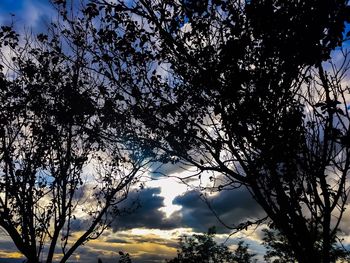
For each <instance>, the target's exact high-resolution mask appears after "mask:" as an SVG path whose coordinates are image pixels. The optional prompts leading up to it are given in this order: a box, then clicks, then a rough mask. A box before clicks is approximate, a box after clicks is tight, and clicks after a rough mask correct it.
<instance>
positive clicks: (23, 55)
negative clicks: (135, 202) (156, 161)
mask: <svg viewBox="0 0 350 263" xmlns="http://www.w3.org/2000/svg"><path fill="white" fill-rule="evenodd" d="M53 30H54V28H53ZM18 37H19V36H18V34H16V33H15V32H14V31H13V30H12V28H11V27H7V26H3V27H1V31H0V38H1V40H0V45H1V48H2V49H1V50H2V52H1V54H0V60H1V69H2V72H1V73H0V85H1V92H0V227H1V228H3V229H4V230H5V231H6V233H7V234H8V235H9V236H10V237H11V238H12V240H13V242H14V244H15V246H16V247H17V248H18V250H19V251H20V252H21V253H22V254H23V255H24V256H25V257H26V258H27V262H30V263H38V262H39V261H41V260H43V259H45V262H48V263H49V262H52V261H53V258H54V256H55V261H56V262H58V261H59V262H66V261H67V260H68V258H69V257H70V256H71V255H72V254H73V252H74V251H75V250H76V249H77V248H78V247H79V246H80V245H82V244H85V243H86V242H88V241H89V240H92V239H96V238H98V237H99V236H100V235H101V234H102V232H103V231H104V230H105V229H106V228H107V227H108V226H109V224H110V222H111V220H112V218H114V217H115V216H116V215H119V214H120V213H121V212H122V211H121V210H120V209H118V204H120V203H121V202H122V201H123V200H124V199H126V198H127V195H128V192H129V189H130V187H131V186H132V185H133V184H135V183H136V182H137V181H138V174H139V172H140V169H141V168H142V166H143V164H144V159H143V157H144V155H143V154H142V150H141V149H140V148H137V146H135V145H134V144H133V143H132V142H129V141H128V132H127V127H128V121H127V120H126V119H125V118H126V115H125V114H124V115H123V114H122V112H120V114H118V113H117V111H116V109H117V108H118V107H119V106H118V103H117V102H116V101H114V100H113V98H110V97H109V94H108V92H107V91H106V92H102V91H103V90H104V88H105V87H104V85H103V82H101V81H99V79H98V78H95V77H94V76H93V73H91V72H90V71H88V70H86V67H87V66H88V64H87V61H86V60H85V50H84V47H82V46H80V45H79V43H76V44H75V45H71V46H70V47H67V46H66V47H65V45H66V43H64V42H62V41H61V38H60V36H59V35H57V34H56V33H55V32H52V34H51V36H48V35H43V34H40V35H38V36H37V37H25V36H23V37H22V41H23V42H24V44H23V45H20V44H19V43H18ZM66 52H67V53H66ZM110 103H112V104H113V111H111V110H110V107H111V105H109V104H110ZM110 130H113V133H114V134H115V137H114V138H113V139H112V140H110V139H108V138H106V137H105V133H107V132H109V131H110ZM60 255H62V256H60Z"/></svg>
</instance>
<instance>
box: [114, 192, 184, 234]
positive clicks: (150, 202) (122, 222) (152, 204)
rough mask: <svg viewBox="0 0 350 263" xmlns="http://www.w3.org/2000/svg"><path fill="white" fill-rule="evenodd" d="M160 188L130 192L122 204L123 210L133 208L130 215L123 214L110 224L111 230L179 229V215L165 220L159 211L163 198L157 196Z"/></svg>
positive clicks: (164, 216) (163, 214) (162, 213)
mask: <svg viewBox="0 0 350 263" xmlns="http://www.w3.org/2000/svg"><path fill="white" fill-rule="evenodd" d="M159 194H160V188H146V189H144V190H142V191H140V192H131V193H130V194H129V196H128V200H127V201H126V202H125V203H124V204H123V206H124V207H125V208H128V207H132V206H135V204H133V203H137V205H138V208H136V209H132V212H131V213H128V214H125V213H124V214H123V215H122V216H120V217H118V218H116V219H115V220H114V221H113V223H112V229H113V230H114V231H117V230H125V229H132V228H156V229H163V230H165V229H174V228H177V227H180V225H179V221H180V220H179V219H180V218H179V215H178V214H176V213H175V214H173V215H172V216H171V217H169V218H167V217H166V214H165V213H164V212H163V211H160V210H159V209H160V208H162V207H164V198H163V197H162V196H159Z"/></svg>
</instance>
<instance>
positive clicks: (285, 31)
mask: <svg viewBox="0 0 350 263" xmlns="http://www.w3.org/2000/svg"><path fill="white" fill-rule="evenodd" d="M196 3H199V2H198V1H197V2H196V1H154V0H135V1H131V2H125V1H114V2H111V3H110V2H108V1H104V0H95V1H91V2H90V3H89V4H88V5H87V7H86V9H85V14H88V15H87V17H85V18H83V20H84V21H85V22H86V23H85V24H88V25H89V27H88V28H87V30H88V32H90V35H91V37H92V39H94V40H93V43H88V46H89V48H88V49H89V50H90V51H91V54H92V57H93V58H94V61H96V64H98V65H97V66H99V71H100V73H101V74H102V75H104V76H105V77H106V78H108V79H109V81H110V85H112V86H113V87H114V89H115V92H116V93H119V94H123V95H125V96H127V97H128V98H129V100H128V102H129V106H130V107H131V109H132V112H133V116H134V117H135V118H136V119H138V120H139V122H140V125H139V128H138V129H136V130H135V132H136V133H138V136H139V138H141V139H140V141H142V142H143V143H148V145H149V146H148V147H149V148H150V149H158V151H159V152H160V154H159V156H158V157H159V158H158V160H159V161H163V162H182V163H183V165H191V166H194V167H197V169H198V174H199V173H200V176H204V175H205V174H208V173H212V174H211V175H210V176H211V178H212V181H213V183H214V184H213V187H212V189H217V190H218V191H220V190H222V189H224V188H229V189H234V188H237V187H240V186H244V187H246V188H247V190H248V191H250V192H251V194H252V196H253V197H254V198H255V199H256V201H257V202H258V203H259V204H260V205H261V207H262V208H263V209H264V210H265V212H266V214H267V215H268V217H269V218H270V219H271V220H272V221H273V223H274V224H275V226H276V228H277V229H278V230H279V231H280V232H281V233H282V235H284V236H285V237H286V238H287V240H288V242H289V244H290V246H291V248H292V250H293V251H294V253H295V256H296V257H297V260H298V261H299V262H305V263H306V262H324V263H328V262H330V260H331V255H330V254H331V247H332V245H333V244H334V243H335V242H336V234H337V230H338V228H339V224H340V222H341V218H342V215H343V213H344V210H345V205H346V200H347V198H348V187H347V180H346V178H347V175H348V170H349V163H350V162H349V144H348V142H347V141H348V139H347V138H348V134H349V127H348V123H349V114H348V112H347V110H346V109H347V101H346V96H345V94H346V92H348V91H347V88H346V86H344V85H343V83H342V80H343V79H344V77H345V76H346V74H347V69H348V67H347V65H348V62H347V61H348V60H347V55H345V56H344V63H343V65H342V67H340V68H339V67H338V65H336V64H331V66H330V67H328V68H326V63H325V61H327V60H330V59H331V51H332V50H334V49H335V48H336V47H337V46H340V45H341V44H342V41H343V40H344V37H343V31H344V28H345V25H344V23H345V22H347V21H349V7H348V1H346V0H343V1H335V0H327V1H322V2H320V1H316V0H312V1H310V0H308V1H282V0H281V1H279V0H274V1H267V0H265V1H264V0H253V1H239V0H237V1H225V0H212V1H205V2H203V1H201V4H199V5H197V4H196ZM94 20H99V23H98V24H96V23H93V21H94ZM72 27H73V28H74V23H73V26H72ZM141 124H142V125H141ZM198 174H197V175H198ZM319 233H320V235H319ZM301 237H302V238H301Z"/></svg>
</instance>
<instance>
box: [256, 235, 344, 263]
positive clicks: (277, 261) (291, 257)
mask: <svg viewBox="0 0 350 263" xmlns="http://www.w3.org/2000/svg"><path fill="white" fill-rule="evenodd" d="M263 232H264V237H263V245H264V246H265V247H266V249H267V251H266V254H265V255H264V259H265V260H266V262H269V263H270V262H271V263H294V262H297V261H296V258H297V257H296V256H295V254H294V253H295V252H294V251H293V249H292V247H291V246H290V244H289V243H288V240H287V239H286V237H285V236H283V235H281V233H280V232H278V231H276V230H273V229H263ZM319 248H320V249H321V247H319ZM330 258H331V262H349V260H350V252H349V251H347V250H345V249H344V248H342V247H339V246H335V245H333V246H332V248H331V253H330Z"/></svg>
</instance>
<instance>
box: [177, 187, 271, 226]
mask: <svg viewBox="0 0 350 263" xmlns="http://www.w3.org/2000/svg"><path fill="white" fill-rule="evenodd" d="M207 200H208V203H210V205H211V207H212V208H213V210H214V211H215V213H216V214H217V215H218V216H219V217H220V219H221V220H222V221H223V222H224V223H225V224H226V225H229V226H234V225H238V224H240V223H242V222H245V221H247V220H254V219H256V218H258V217H262V216H264V212H263V211H262V209H261V208H260V206H259V205H258V204H257V203H256V202H255V200H254V199H253V198H252V197H251V196H250V194H249V192H248V191H247V190H246V189H243V188H241V189H237V190H230V191H222V192H220V193H219V194H218V195H215V196H212V197H208V198H207ZM173 203H174V204H176V205H180V206H182V208H181V211H180V212H181V215H182V222H181V223H182V225H183V227H191V228H193V230H195V231H200V232H203V231H207V230H208V228H209V227H211V226H216V227H217V230H218V232H227V231H229V230H228V229H227V228H225V227H223V225H222V224H221V223H220V222H219V221H218V220H217V219H216V217H215V215H214V213H213V211H211V210H210V209H209V207H208V205H207V204H206V203H205V202H204V201H203V200H202V199H201V196H200V193H199V192H198V191H190V192H187V193H185V194H183V195H181V196H178V197H176V198H175V199H174V201H173Z"/></svg>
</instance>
